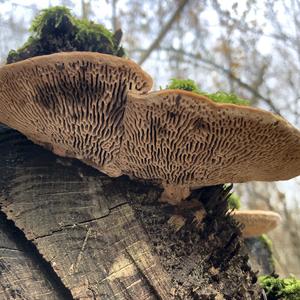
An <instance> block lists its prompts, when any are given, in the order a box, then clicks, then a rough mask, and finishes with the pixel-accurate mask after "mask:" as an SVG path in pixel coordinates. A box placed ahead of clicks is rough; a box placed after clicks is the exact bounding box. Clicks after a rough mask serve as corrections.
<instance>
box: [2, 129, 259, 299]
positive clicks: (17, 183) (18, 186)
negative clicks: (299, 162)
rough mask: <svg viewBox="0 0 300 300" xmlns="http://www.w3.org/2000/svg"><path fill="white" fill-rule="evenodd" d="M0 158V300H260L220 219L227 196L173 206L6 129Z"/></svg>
mask: <svg viewBox="0 0 300 300" xmlns="http://www.w3.org/2000/svg"><path fill="white" fill-rule="evenodd" d="M0 155H1V161H0V172H1V176H0V205H1V211H2V213H1V215H0V252H1V253H2V255H1V256H0V298H1V299H30V300H31V299H43V300H44V299H109V300H111V299H219V300H220V299H256V300H257V299H260V297H262V296H261V290H260V288H259V286H258V284H257V283H256V276H255V273H254V272H253V271H252V270H251V268H250V266H249V264H248V256H247V253H246V250H245V247H244V244H243V242H242V240H241V238H240V229H239V225H238V224H237V223H236V222H235V221H234V220H233V219H232V218H231V216H230V214H228V212H227V201H226V197H228V193H229V192H230V188H225V189H224V188H223V187H222V186H215V187H207V188H202V189H200V190H197V191H194V192H193V194H192V196H191V198H190V199H189V200H187V203H186V205H185V206H184V207H182V208H178V207H174V206H170V205H168V204H164V203H160V202H159V201H158V198H159V196H160V193H161V189H160V188H159V187H156V186H153V185H151V184H150V183H144V182H137V181H133V180H130V179H129V178H127V177H125V176H123V177H119V178H110V177H108V176H106V175H104V174H101V173H100V172H98V171H97V170H95V169H93V168H91V167H88V166H86V165H84V164H82V163H81V162H79V161H76V160H72V159H66V158H61V157H58V156H56V155H54V154H52V153H51V152H48V151H47V150H44V149H43V148H41V147H40V146H37V145H34V144H33V143H31V142H30V141H28V140H27V139H26V138H25V137H24V136H22V135H21V134H19V133H17V132H16V131H13V130H11V129H8V128H6V127H1V129H0ZM195 203H196V205H195ZM201 207H203V208H204V209H201ZM197 210H198V218H195V215H197V213H196V211H197ZM204 211H205V214H203V220H201V217H200V218H199V212H200V215H201V212H204Z"/></svg>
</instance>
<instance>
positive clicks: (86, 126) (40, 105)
mask: <svg viewBox="0 0 300 300" xmlns="http://www.w3.org/2000/svg"><path fill="white" fill-rule="evenodd" d="M151 86H152V79H151V77H150V76H149V75H148V74H146V73H145V72H144V71H143V70H142V69H141V68H140V67H139V66H138V65H137V64H135V63H134V62H132V61H130V60H128V59H124V58H119V57H115V56H111V55H105V54H100V53H95V52H93V53H92V52H70V53H56V54H52V55H45V56H39V57H35V58H31V59H27V60H24V61H21V62H18V63H13V64H10V65H6V66H3V67H2V68H1V69H0V122H2V123H4V124H6V125H8V126H10V127H12V128H15V129H17V130H18V131H20V132H22V133H23V134H25V135H26V136H27V137H28V138H29V139H31V140H32V141H33V142H35V143H38V144H40V145H43V146H45V147H47V148H49V149H50V150H52V151H53V152H54V153H56V154H58V155H61V156H68V157H75V158H79V159H81V160H83V161H84V162H86V163H88V164H90V165H92V166H94V167H96V168H97V169H99V170H101V171H103V172H104V173H106V174H108V175H110V176H119V175H121V171H120V169H119V168H118V167H117V166H116V165H115V158H116V156H117V155H118V152H119V149H120V144H121V138H122V136H123V131H124V129H123V115H124V110H125V105H126V101H127V92H128V90H131V91H133V92H135V93H145V92H147V91H149V90H150V88H151Z"/></svg>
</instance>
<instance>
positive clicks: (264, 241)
mask: <svg viewBox="0 0 300 300" xmlns="http://www.w3.org/2000/svg"><path fill="white" fill-rule="evenodd" d="M259 240H260V242H261V243H262V244H264V246H265V247H266V248H267V249H268V250H269V253H270V255H269V264H270V265H271V267H272V269H273V270H275V260H274V255H273V243H272V241H271V239H270V238H269V237H268V236H267V235H266V234H262V235H261V236H260V237H259Z"/></svg>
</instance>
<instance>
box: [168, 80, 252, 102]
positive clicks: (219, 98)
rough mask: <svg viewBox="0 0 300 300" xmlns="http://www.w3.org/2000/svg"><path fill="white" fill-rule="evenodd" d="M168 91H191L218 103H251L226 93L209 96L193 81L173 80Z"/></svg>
mask: <svg viewBox="0 0 300 300" xmlns="http://www.w3.org/2000/svg"><path fill="white" fill-rule="evenodd" d="M166 88H167V89H171V90H174V89H180V90H185V91H190V92H193V93H196V94H199V95H203V96H206V97H207V98H209V99H211V100H213V101H214V102H218V103H231V104H237V105H249V101H248V100H245V99H242V98H239V97H238V96H236V95H234V94H231V93H225V92H220V91H219V92H216V93H213V94H208V93H205V92H203V91H201V90H200V88H199V87H198V86H197V84H196V83H195V81H193V80H191V79H175V78H173V79H171V81H170V84H169V85H167V87H166Z"/></svg>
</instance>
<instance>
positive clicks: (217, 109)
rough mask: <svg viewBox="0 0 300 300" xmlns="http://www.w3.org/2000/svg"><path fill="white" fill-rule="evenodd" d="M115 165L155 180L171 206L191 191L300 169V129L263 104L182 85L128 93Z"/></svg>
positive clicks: (281, 175)
mask: <svg viewBox="0 0 300 300" xmlns="http://www.w3.org/2000/svg"><path fill="white" fill-rule="evenodd" d="M124 128H125V131H124V137H123V140H122V145H121V150H120V155H119V158H118V165H119V166H120V169H122V172H123V173H125V174H129V175H131V176H133V177H137V178H144V179H151V180H154V181H157V182H160V183H161V184H162V185H163V187H164V188H165V190H164V192H163V194H162V200H164V201H168V202H170V203H173V204H176V203H179V202H180V201H181V200H183V199H185V198H186V197H187V196H188V195H189V193H190V189H193V188H197V187H200V186H209V185H216V184H224V183H229V182H230V183H237V182H247V181H253V180H258V181H275V180H285V179H290V178H292V177H295V176H297V175H300V132H299V131H298V130H297V129H296V128H294V127H293V126H292V125H291V124H289V123H288V122H287V121H285V120H284V119H283V118H281V117H279V116H277V115H275V114H273V113H270V112H267V111H263V110H261V109H256V108H251V107H247V106H237V105H233V104H218V103H214V102H212V101H211V100H210V99H208V98H207V97H205V96H201V95H197V94H195V93H191V92H187V91H183V90H162V91H158V92H152V93H149V94H145V95H137V94H133V93H129V95H128V101H127V106H126V111H125V117H124Z"/></svg>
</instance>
